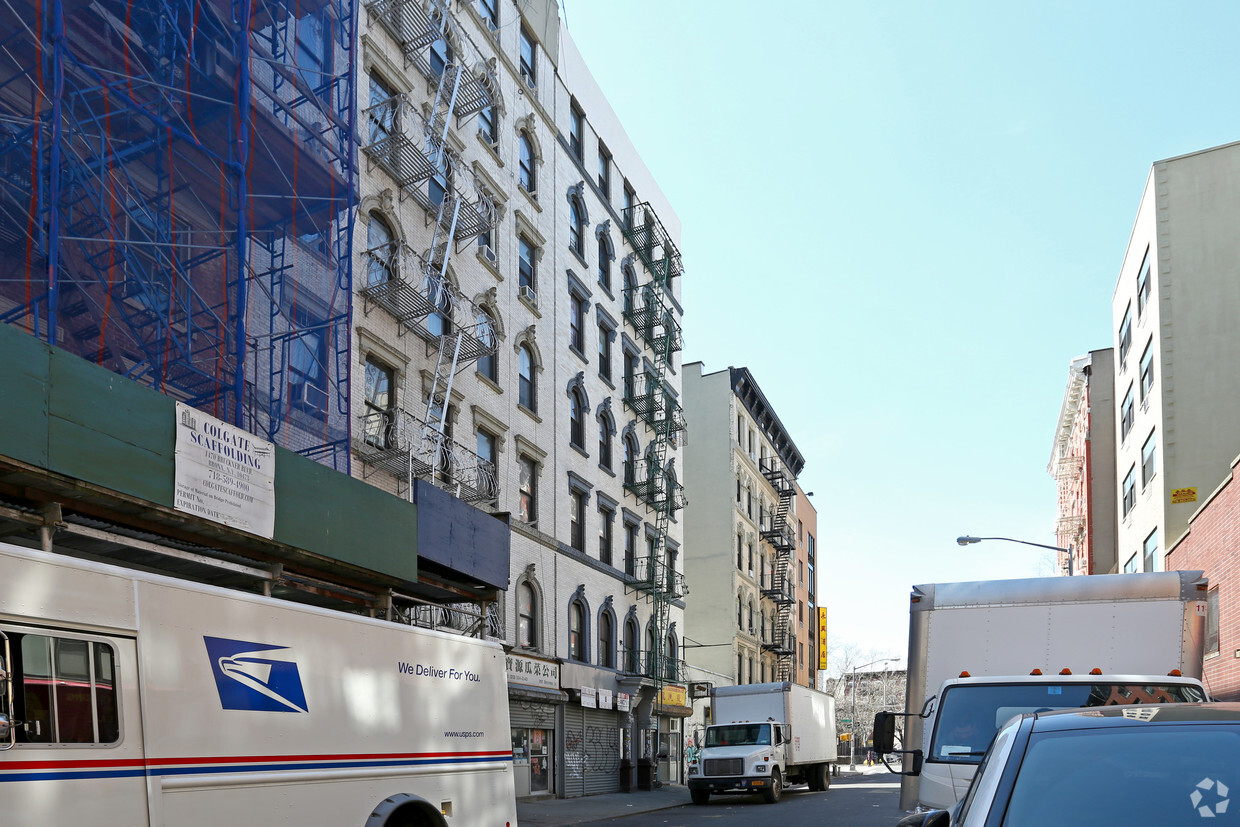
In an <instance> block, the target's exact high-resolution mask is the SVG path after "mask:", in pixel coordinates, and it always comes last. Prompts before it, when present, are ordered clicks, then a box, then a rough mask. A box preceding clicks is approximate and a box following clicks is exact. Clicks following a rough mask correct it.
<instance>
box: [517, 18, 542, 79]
mask: <svg viewBox="0 0 1240 827" xmlns="http://www.w3.org/2000/svg"><path fill="white" fill-rule="evenodd" d="M536 55H537V50H536V48H535V45H534V36H533V35H532V34H530V32H529V30H528V29H526V28H525V27H524V26H522V27H521V77H522V78H524V79H525V82H526V84H527V85H528V86H529V87H530V88H531V89H533V88H534V87H535V86H537V85H538V74H537V72H535V69H536V67H537V65H538V64H537V63H536V61H535V58H536Z"/></svg>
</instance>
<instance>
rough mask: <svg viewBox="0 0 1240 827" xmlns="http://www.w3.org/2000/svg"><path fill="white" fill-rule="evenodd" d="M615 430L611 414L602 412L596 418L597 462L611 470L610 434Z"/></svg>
mask: <svg viewBox="0 0 1240 827" xmlns="http://www.w3.org/2000/svg"><path fill="white" fill-rule="evenodd" d="M613 430H615V426H614V425H613V424H612V421H611V415H610V414H607V413H604V414H603V415H602V416H600V417H599V418H598V464H599V466H601V467H603V468H606V469H607V470H609V471H610V470H611V434H612V431H613Z"/></svg>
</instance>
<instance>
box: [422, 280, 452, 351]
mask: <svg viewBox="0 0 1240 827" xmlns="http://www.w3.org/2000/svg"><path fill="white" fill-rule="evenodd" d="M424 284H425V285H426V301H427V302H428V303H429V304H430V306H431V307H433V308H435V309H434V310H432V311H431V312H430V313H429V314H427V316H426V321H425V325H426V331H427V332H428V333H430V334H431V335H432V336H447V335H448V334H449V333H451V332H452V292H451V291H452V287H451V286H450V285H449V284H448V282H447V281H446V280H445V279H442V278H439V277H438V276H427V277H426V280H425V282H424Z"/></svg>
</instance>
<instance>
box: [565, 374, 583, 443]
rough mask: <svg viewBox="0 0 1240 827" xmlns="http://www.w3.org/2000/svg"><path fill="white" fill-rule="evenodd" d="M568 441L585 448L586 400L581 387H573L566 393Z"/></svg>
mask: <svg viewBox="0 0 1240 827" xmlns="http://www.w3.org/2000/svg"><path fill="white" fill-rule="evenodd" d="M568 400H569V401H568V406H569V407H568V441H569V442H570V443H571V444H573V445H575V446H576V447H578V448H580V449H582V450H583V451H584V450H585V447H586V400H585V397H584V396H583V394H582V392H581V388H573V389H572V391H570V392H569V394H568Z"/></svg>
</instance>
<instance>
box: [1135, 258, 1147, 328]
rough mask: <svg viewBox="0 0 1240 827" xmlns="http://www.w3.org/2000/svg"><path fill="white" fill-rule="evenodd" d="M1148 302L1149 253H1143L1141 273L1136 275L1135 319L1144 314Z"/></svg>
mask: <svg viewBox="0 0 1240 827" xmlns="http://www.w3.org/2000/svg"><path fill="white" fill-rule="evenodd" d="M1149 301H1150V251H1149V250H1146V251H1145V260H1143V261H1142V262H1141V271H1140V272H1139V273H1137V318H1138V319H1139V318H1141V315H1142V314H1143V313H1144V312H1145V306H1146V305H1147V304H1149Z"/></svg>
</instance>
